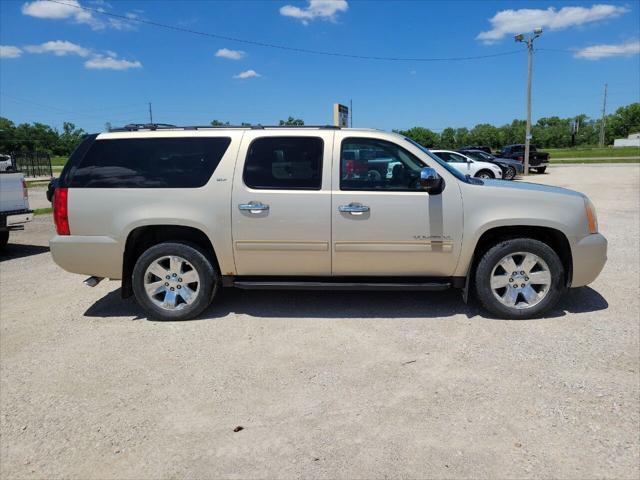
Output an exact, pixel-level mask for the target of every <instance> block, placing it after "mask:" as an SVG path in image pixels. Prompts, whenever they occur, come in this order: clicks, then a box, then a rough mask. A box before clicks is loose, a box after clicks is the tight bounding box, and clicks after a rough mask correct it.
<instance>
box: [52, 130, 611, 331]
mask: <svg viewBox="0 0 640 480" xmlns="http://www.w3.org/2000/svg"><path fill="white" fill-rule="evenodd" d="M54 218H55V223H56V228H57V233H58V234H57V235H56V236H55V237H54V238H53V239H52V240H51V243H50V245H51V253H52V255H53V258H54V260H55V262H56V263H57V264H58V265H60V266H61V267H62V268H64V269H65V270H68V271H70V272H75V273H83V274H88V275H91V276H92V278H90V279H88V281H87V282H88V283H89V284H90V285H95V284H96V283H97V282H98V281H99V280H101V279H102V278H104V277H108V278H111V279H121V280H122V293H123V296H125V297H126V296H129V295H131V294H135V296H136V299H137V300H138V302H139V303H140V305H141V306H142V307H143V308H144V309H145V311H146V312H147V314H148V315H149V316H150V317H154V318H159V319H174V320H182V319H188V318H192V317H195V316H197V315H198V314H200V313H201V312H202V311H203V310H204V309H205V308H206V307H207V306H208V305H209V304H210V303H211V301H212V300H213V299H214V297H215V296H216V294H217V293H218V291H219V289H220V287H231V286H235V287H239V288H269V289H273V288H283V289H314V288H316V289H323V290H326V289H362V290H392V289H397V290H442V289H446V288H449V287H455V288H459V289H462V291H463V297H464V299H465V300H466V298H467V292H468V291H473V292H475V294H476V296H477V298H478V299H479V300H480V302H481V303H482V304H483V305H484V306H485V307H486V308H487V310H489V311H490V312H491V313H493V314H494V315H495V316H498V317H503V318H529V317H533V316H539V315H541V314H542V313H544V312H545V311H547V310H548V309H549V308H551V307H552V306H554V305H555V304H556V302H557V301H558V300H559V299H560V298H561V296H562V295H563V293H564V292H565V291H566V289H567V288H568V287H579V286H583V285H586V284H588V283H590V282H592V281H593V280H594V279H595V278H596V276H597V275H598V274H599V273H600V271H601V270H602V268H603V266H604V263H605V261H606V249H607V242H606V240H605V238H604V237H603V236H602V235H600V234H599V233H598V226H597V221H596V214H595V210H594V207H593V205H592V204H591V202H590V201H589V200H588V199H587V198H586V197H585V196H584V195H582V194H581V193H577V192H573V191H571V190H565V189H562V188H556V187H548V186H541V185H535V184H530V183H514V182H506V181H502V180H479V179H475V178H469V177H466V176H464V175H463V174H461V173H460V172H459V171H457V170H455V169H453V168H451V167H450V166H449V165H448V164H447V163H446V162H444V161H442V160H440V159H439V158H437V157H436V156H435V155H432V154H431V153H430V152H429V151H428V150H426V149H424V148H422V147H421V146H419V145H418V144H416V143H414V142H412V141H411V140H409V139H407V138H405V137H403V136H401V135H398V134H395V133H387V132H383V131H378V130H365V129H338V128H333V127H298V128H295V127H293V128H292V127H280V128H278V127H261V126H259V127H238V128H236V127H223V128H216V127H184V128H178V127H170V126H166V127H160V126H156V125H144V126H142V125H140V126H136V125H134V126H129V127H126V128H124V129H121V130H117V131H111V132H109V133H101V134H99V135H92V136H89V137H87V139H86V140H84V142H83V143H82V144H81V145H80V146H79V147H78V149H77V150H76V151H75V152H74V153H73V155H72V156H71V158H70V159H69V162H68V163H67V165H66V167H65V169H64V171H63V172H62V175H61V177H60V179H59V184H58V188H57V189H56V191H55V195H54ZM363 301H364V300H363Z"/></svg>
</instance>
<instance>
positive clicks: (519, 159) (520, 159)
mask: <svg viewBox="0 0 640 480" xmlns="http://www.w3.org/2000/svg"><path fill="white" fill-rule="evenodd" d="M516 160H518V161H519V162H521V161H523V160H524V157H518V158H516Z"/></svg>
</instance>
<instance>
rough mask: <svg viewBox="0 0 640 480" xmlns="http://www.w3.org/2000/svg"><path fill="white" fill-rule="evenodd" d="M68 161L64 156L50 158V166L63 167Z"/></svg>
mask: <svg viewBox="0 0 640 480" xmlns="http://www.w3.org/2000/svg"><path fill="white" fill-rule="evenodd" d="M68 159H69V157H66V156H56V157H51V165H53V166H63V165H64V164H65V163H67V160H68Z"/></svg>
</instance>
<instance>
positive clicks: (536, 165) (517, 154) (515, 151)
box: [496, 143, 551, 173]
mask: <svg viewBox="0 0 640 480" xmlns="http://www.w3.org/2000/svg"><path fill="white" fill-rule="evenodd" d="M496 156H497V157H501V158H511V159H513V160H517V161H519V162H522V163H524V144H522V143H517V144H515V145H507V146H505V147H502V150H500V151H499V152H498V153H497V155H496ZM549 158H551V156H550V155H549V154H548V153H545V152H539V151H538V149H537V148H536V147H535V146H534V145H530V146H529V170H534V171H536V172H538V173H544V172H545V170H546V169H547V167H548V166H549Z"/></svg>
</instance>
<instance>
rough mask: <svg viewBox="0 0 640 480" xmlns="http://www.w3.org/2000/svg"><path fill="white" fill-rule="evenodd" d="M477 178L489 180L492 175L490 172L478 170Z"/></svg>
mask: <svg viewBox="0 0 640 480" xmlns="http://www.w3.org/2000/svg"><path fill="white" fill-rule="evenodd" d="M478 178H482V179H484V180H491V179H492V178H493V177H492V176H491V174H490V173H487V172H480V174H479V175H478Z"/></svg>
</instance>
